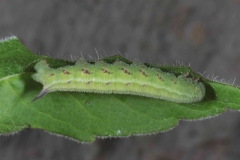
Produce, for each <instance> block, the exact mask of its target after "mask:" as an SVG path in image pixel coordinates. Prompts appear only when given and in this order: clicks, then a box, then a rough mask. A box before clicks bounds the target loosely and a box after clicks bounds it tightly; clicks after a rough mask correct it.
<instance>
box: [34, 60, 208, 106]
mask: <svg viewBox="0 0 240 160" xmlns="http://www.w3.org/2000/svg"><path fill="white" fill-rule="evenodd" d="M34 68H35V70H36V73H35V74H33V75H32V78H33V79H34V80H35V81H37V82H40V83H42V84H43V89H42V91H41V92H40V93H39V94H38V95H37V96H36V97H35V98H34V99H33V101H35V100H37V99H39V98H40V97H42V96H44V95H45V94H47V93H49V92H55V91H77V92H89V93H92V92H93V93H103V94H112V93H113V94H130V95H138V96H145V97H152V98H157V99H164V100H168V101H173V102H177V103H192V102H198V101H201V100H202V99H203V97H204V96H205V87H204V85H203V84H202V83H201V82H197V81H194V80H192V79H191V78H186V77H185V76H184V75H181V76H178V77H176V76H175V75H173V74H171V73H166V72H163V71H161V70H160V69H156V68H148V67H147V66H145V65H143V64H140V63H135V62H134V63H132V64H130V65H129V64H126V63H124V62H122V61H116V62H114V63H113V64H108V63H105V62H103V61H98V62H96V63H95V64H90V63H88V62H86V61H85V60H84V59H79V60H78V61H77V62H76V64H75V65H74V66H65V67H61V68H57V69H53V68H50V67H49V66H48V64H47V62H46V61H45V60H41V61H39V62H38V63H37V64H36V65H35V66H34Z"/></svg>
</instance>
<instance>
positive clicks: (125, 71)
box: [121, 68, 130, 75]
mask: <svg viewBox="0 0 240 160" xmlns="http://www.w3.org/2000/svg"><path fill="white" fill-rule="evenodd" d="M121 70H122V71H123V73H126V74H128V75H130V72H128V71H127V70H126V69H124V68H121Z"/></svg>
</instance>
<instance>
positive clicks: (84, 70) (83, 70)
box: [82, 69, 90, 74]
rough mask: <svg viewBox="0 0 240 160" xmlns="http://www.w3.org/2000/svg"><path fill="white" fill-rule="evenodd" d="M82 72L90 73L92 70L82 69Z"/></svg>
mask: <svg viewBox="0 0 240 160" xmlns="http://www.w3.org/2000/svg"><path fill="white" fill-rule="evenodd" d="M82 72H83V73H86V74H90V72H89V71H88V70H86V69H82Z"/></svg>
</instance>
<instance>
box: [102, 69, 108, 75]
mask: <svg viewBox="0 0 240 160" xmlns="http://www.w3.org/2000/svg"><path fill="white" fill-rule="evenodd" d="M102 71H103V73H107V74H110V72H108V71H107V70H106V69H102Z"/></svg>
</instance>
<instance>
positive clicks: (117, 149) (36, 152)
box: [0, 0, 240, 160]
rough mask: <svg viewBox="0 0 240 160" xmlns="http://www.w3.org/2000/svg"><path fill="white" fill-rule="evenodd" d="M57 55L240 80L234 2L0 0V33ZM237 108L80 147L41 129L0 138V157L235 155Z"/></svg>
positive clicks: (239, 142)
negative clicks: (182, 68)
mask: <svg viewBox="0 0 240 160" xmlns="http://www.w3.org/2000/svg"><path fill="white" fill-rule="evenodd" d="M11 35H16V36H17V37H18V38H19V39H20V40H21V41H22V42H23V43H24V44H25V45H26V46H27V47H28V48H30V49H31V50H32V51H33V52H35V53H37V54H41V55H50V56H52V57H58V58H63V57H65V58H68V59H74V58H76V57H81V54H82V55H83V56H84V57H85V58H88V57H90V56H91V57H93V58H96V57H97V54H96V51H95V50H97V52H98V53H99V55H102V56H105V55H107V56H110V55H115V54H119V53H121V54H122V55H125V56H127V57H128V58H129V59H132V60H133V59H135V58H136V59H138V60H141V61H146V62H152V63H157V64H169V65H172V64H174V65H176V64H177V65H180V64H184V65H189V64H191V67H192V68H193V70H194V71H196V72H200V73H204V76H205V77H207V76H208V77H209V78H210V79H212V78H216V76H218V77H217V79H218V80H221V79H222V78H225V80H226V81H228V82H229V83H233V81H234V79H235V77H236V81H235V84H238V85H239V84H240V72H239V71H240V65H239V60H240V1H239V0H228V1H226V0H217V1H216V0H180V1H176V0H101V1H100V0H87V1H83V0H51V1H49V0H41V1H29V0H28V1H27V0H0V37H5V36H11ZM239 158H240V113H237V112H230V111H228V112H226V113H224V114H222V115H220V116H218V117H215V118H212V119H208V120H203V121H198V122H187V121H180V122H179V125H178V126H177V127H176V128H174V129H173V130H171V131H168V132H165V133H159V134H156V135H152V136H139V137H138V136H133V137H130V138H125V139H105V140H101V139H97V140H96V141H95V142H94V143H92V144H81V143H76V142H74V141H71V140H69V139H65V138H63V137H57V136H54V135H50V134H48V133H46V132H44V131H42V130H24V131H22V132H20V133H18V134H15V135H10V136H1V137H0V159H1V160H15V159H24V160H40V159H51V160H65V159H71V160H79V159H86V160H104V159H115V160H122V159H131V160H175V159H178V160H185V159H191V160H202V159H204V160H207V159H211V160H225V159H226V160H236V159H239Z"/></svg>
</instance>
